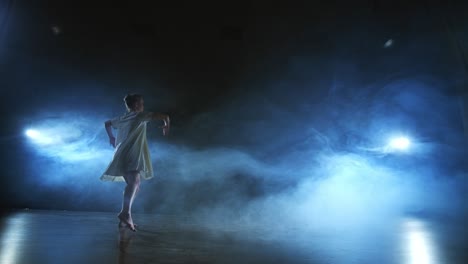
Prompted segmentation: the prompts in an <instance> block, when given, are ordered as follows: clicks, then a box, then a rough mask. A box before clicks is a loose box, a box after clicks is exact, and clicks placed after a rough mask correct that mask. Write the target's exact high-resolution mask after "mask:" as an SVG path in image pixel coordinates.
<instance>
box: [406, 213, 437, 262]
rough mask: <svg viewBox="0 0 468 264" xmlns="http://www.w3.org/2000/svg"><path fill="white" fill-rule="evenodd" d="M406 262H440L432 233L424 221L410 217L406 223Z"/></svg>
mask: <svg viewBox="0 0 468 264" xmlns="http://www.w3.org/2000/svg"><path fill="white" fill-rule="evenodd" d="M403 225H404V227H403V228H404V234H405V243H404V244H405V246H406V250H405V251H406V263H407V264H433V263H439V262H438V261H437V256H436V252H435V248H434V244H433V241H432V237H431V233H430V232H429V230H428V229H427V228H426V226H425V224H424V222H422V221H419V220H416V219H408V220H406V221H405V222H404V223H403Z"/></svg>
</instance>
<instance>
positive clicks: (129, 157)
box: [100, 112, 153, 181]
mask: <svg viewBox="0 0 468 264" xmlns="http://www.w3.org/2000/svg"><path fill="white" fill-rule="evenodd" d="M150 120H151V116H150V114H149V113H148V112H140V113H136V112H128V113H126V114H125V115H123V116H121V117H117V118H114V119H112V120H111V125H112V127H113V128H115V129H117V138H116V142H115V144H116V148H115V152H114V157H113V158H112V161H111V162H110V164H109V166H108V167H107V169H106V171H105V172H104V173H103V174H102V176H101V178H100V179H101V180H102V181H125V179H124V178H123V176H124V174H125V173H126V172H129V171H139V172H140V177H141V178H143V179H150V178H152V177H153V166H152V165H151V156H150V152H149V148H148V141H147V139H146V124H147V123H148V121H150Z"/></svg>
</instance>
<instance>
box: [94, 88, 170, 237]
mask: <svg viewBox="0 0 468 264" xmlns="http://www.w3.org/2000/svg"><path fill="white" fill-rule="evenodd" d="M124 102H125V106H126V107H127V112H126V113H125V114H124V115H123V116H120V117H117V118H114V119H111V120H108V121H106V122H105V123H104V124H105V128H106V132H107V135H108V136H109V142H110V144H111V145H112V146H113V147H114V148H115V152H114V157H113V158H112V161H111V162H110V164H109V166H108V167H107V169H106V171H105V172H104V173H103V174H102V176H101V180H103V181H125V182H126V183H127V186H126V187H125V190H124V194H123V203H122V210H121V211H120V213H119V215H118V218H119V220H120V222H119V226H120V227H123V226H127V227H128V228H130V229H131V230H132V231H136V228H135V226H136V225H135V224H134V223H133V219H132V204H133V200H134V199H135V195H136V193H137V192H138V190H139V187H140V179H141V178H143V179H150V178H152V177H153V167H152V165H151V157H150V152H149V148H148V142H147V139H146V124H147V123H148V122H149V121H153V120H162V121H164V125H163V126H161V128H162V131H163V135H165V136H166V135H168V134H169V128H170V120H169V116H168V115H165V114H161V113H152V112H144V101H143V96H141V95H139V94H128V95H126V96H125V98H124ZM112 128H114V129H117V138H115V137H114V134H113V133H112Z"/></svg>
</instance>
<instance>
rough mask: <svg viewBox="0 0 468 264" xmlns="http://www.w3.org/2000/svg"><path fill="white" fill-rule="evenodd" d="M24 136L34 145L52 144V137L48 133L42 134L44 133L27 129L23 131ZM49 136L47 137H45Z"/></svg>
mask: <svg viewBox="0 0 468 264" xmlns="http://www.w3.org/2000/svg"><path fill="white" fill-rule="evenodd" d="M25 134H26V136H28V137H29V138H30V139H32V140H33V141H34V142H35V143H38V144H44V145H45V144H51V143H53V142H54V139H53V137H52V136H51V135H50V133H44V131H39V130H36V129H28V130H26V131H25ZM47 134H49V135H47Z"/></svg>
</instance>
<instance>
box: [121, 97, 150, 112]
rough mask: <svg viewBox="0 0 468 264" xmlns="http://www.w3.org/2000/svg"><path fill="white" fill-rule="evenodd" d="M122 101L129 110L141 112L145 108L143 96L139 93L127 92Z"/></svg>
mask: <svg viewBox="0 0 468 264" xmlns="http://www.w3.org/2000/svg"><path fill="white" fill-rule="evenodd" d="M124 102H125V106H126V107H127V111H129V112H143V111H144V109H145V105H144V101H143V96H142V95H140V94H127V95H126V96H125V97H124Z"/></svg>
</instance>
